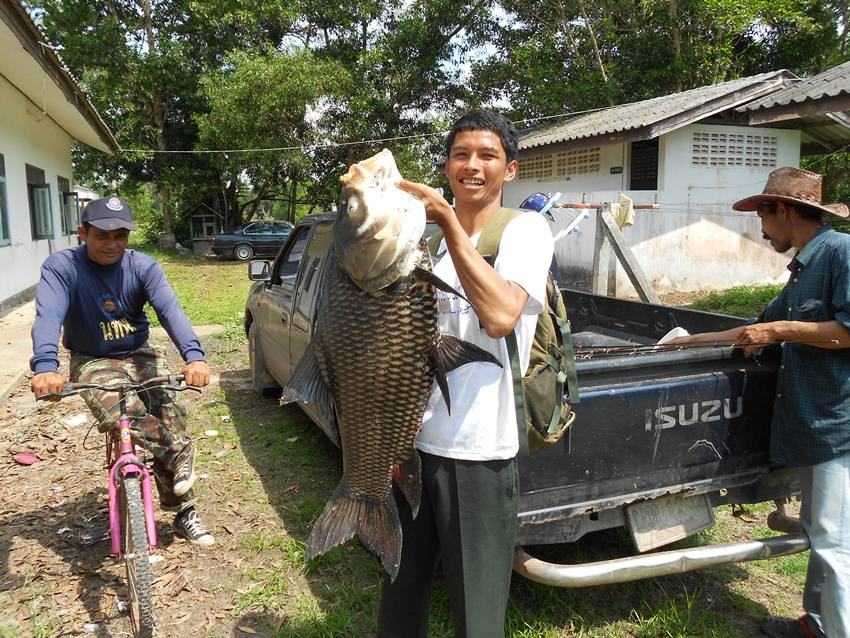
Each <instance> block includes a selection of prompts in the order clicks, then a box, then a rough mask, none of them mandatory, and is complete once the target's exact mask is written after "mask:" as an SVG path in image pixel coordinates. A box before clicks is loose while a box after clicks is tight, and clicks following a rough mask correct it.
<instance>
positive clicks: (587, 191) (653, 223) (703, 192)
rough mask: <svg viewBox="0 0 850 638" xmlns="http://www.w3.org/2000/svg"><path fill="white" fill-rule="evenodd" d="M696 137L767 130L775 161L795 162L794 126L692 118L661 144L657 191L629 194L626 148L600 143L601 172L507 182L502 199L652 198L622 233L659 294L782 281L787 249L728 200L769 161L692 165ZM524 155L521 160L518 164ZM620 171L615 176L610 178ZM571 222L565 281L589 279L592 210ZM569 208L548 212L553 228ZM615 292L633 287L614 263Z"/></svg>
mask: <svg viewBox="0 0 850 638" xmlns="http://www.w3.org/2000/svg"><path fill="white" fill-rule="evenodd" d="M694 133H707V134H711V133H722V134H726V135H727V136H728V135H762V136H764V135H767V136H771V137H775V138H776V158H775V167H779V166H799V162H800V132H799V131H795V130H785V129H755V128H749V127H736V126H718V125H706V124H699V123H697V124H691V125H688V126H685V127H682V128H681V129H678V130H676V131H673V132H672V133H669V134H667V135H663V136H662V137H661V139H660V141H659V169H658V190H656V191H629V190H628V189H626V188H625V187H626V186H627V185H628V183H629V161H630V158H629V156H628V149H629V145H628V144H612V145H609V146H607V147H603V148H602V149H600V167H599V172H598V173H596V174H593V175H587V176H585V175H579V176H573V177H572V178H568V179H564V178H543V179H539V180H514V181H513V182H508V183H506V185H505V190H504V204H505V205H506V206H518V205H519V204H520V203H521V202H522V200H523V199H524V198H525V197H527V196H528V195H530V194H532V193H535V192H544V193H547V194H552V193H555V192H560V193H562V196H561V201H562V202H569V203H581V202H587V203H598V202H616V201H617V200H618V199H619V196H620V193H623V194H625V195H627V196H628V197H630V198H632V199H633V200H634V202H635V203H636V204H658V205H659V207H658V208H657V209H649V210H647V209H639V210H636V211H635V223H634V226H631V227H627V228H626V229H625V230H624V231H623V234H624V236H625V237H626V240H627V241H628V243H629V245H630V246H631V247H632V250H633V252H634V253H635V255H636V257H637V259H638V261H639V262H640V264H641V266H642V268H643V269H644V271H645V272H646V274H647V276H648V278H649V279H650V281H652V283H653V286H654V287H655V288H656V290H658V291H661V292H663V291H668V290H705V289H718V288H726V287H729V286H732V285H738V284H743V283H754V282H763V281H766V280H770V279H777V278H780V277H781V276H782V275H783V274H784V273H785V272H786V270H785V265H786V264H787V262H788V260H789V256H788V255H779V254H777V253H776V252H774V251H773V249H772V248H771V247H770V245H769V244H767V242H765V241H764V240H763V239H762V237H761V226H760V223H759V219H758V216H757V215H755V214H754V213H738V212H735V211H733V210H732V208H731V204H732V202H734V201H735V200H737V199H741V198H742V197H746V196H748V195H752V194H754V193H758V192H761V190H762V188H763V187H764V184H765V182H766V181H767V175H768V173H770V171H771V170H773V167H769V166H716V167H709V166H694V165H693V161H692V146H693V136H694ZM520 161H522V159H521V160H520ZM612 167H622V173H621V174H611V168H612ZM588 212H589V213H590V214H589V218H588V219H585V220H584V221H582V222H581V224H580V225H579V232H578V233H574V234H571V235H569V236H568V237H565V238H563V239H562V240H560V241H558V242H557V245H556V247H555V250H556V256H557V257H558V262H559V266H560V267H561V270H562V274H563V275H564V276H563V277H562V281H563V283H565V284H566V285H571V286H578V287H585V286H586V285H589V282H590V270H591V267H592V263H593V246H594V238H595V224H596V221H595V212H594V211H593V210H591V211H588ZM577 214H579V212H578V211H576V210H557V209H556V210H554V212H553V215H554V216H555V218H556V222H555V223H554V224H553V232H554V233H556V234H557V232H558V230H560V229H562V228H563V227H564V226H566V225H567V224H568V223H569V222H570V221H571V220H572V219H574V218H575V216H576V215H577ZM617 292H618V294H632V293H633V292H634V289H633V288H632V287H631V284H630V283H629V281H628V277H627V276H626V274H625V272H624V271H623V270H622V268H618V274H617Z"/></svg>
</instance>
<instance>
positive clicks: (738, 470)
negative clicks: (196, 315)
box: [519, 290, 792, 544]
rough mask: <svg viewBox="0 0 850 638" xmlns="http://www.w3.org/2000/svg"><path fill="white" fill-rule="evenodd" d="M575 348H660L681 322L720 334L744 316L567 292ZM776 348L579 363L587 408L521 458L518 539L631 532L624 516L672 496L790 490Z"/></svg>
mask: <svg viewBox="0 0 850 638" xmlns="http://www.w3.org/2000/svg"><path fill="white" fill-rule="evenodd" d="M562 294H563V296H564V299H565V302H566V305H567V309H568V314H569V317H570V321H571V325H572V329H573V333H574V342H575V343H576V344H577V345H581V346H582V347H584V348H587V347H589V346H600V345H601V346H609V345H622V344H628V343H634V344H650V343H654V342H655V341H657V339H659V338H660V337H661V336H663V335H664V334H666V333H667V332H668V331H669V330H670V329H672V328H673V327H676V326H681V327H683V328H685V329H687V330H688V331H689V332H691V333H696V332H703V331H709V330H711V331H714V330H723V329H727V328H730V327H733V326H736V325H740V324H741V323H742V322H743V320H741V319H738V318H735V317H725V316H722V315H715V314H710V313H704V312H698V311H693V310H684V309H676V308H668V307H665V306H654V305H651V304H645V303H640V302H631V301H626V300H620V299H615V298H609V297H602V296H599V295H592V294H588V293H581V292H576V291H570V290H563V291H562ZM777 362H778V348H773V349H767V350H765V351H764V352H763V353H762V354H761V355H760V356H758V357H753V358H749V359H748V358H744V357H743V355H742V354H741V352H740V351H739V350H733V349H732V348H690V349H686V350H681V351H661V352H658V353H645V352H644V353H640V354H637V353H624V354H623V355H622V356H614V357H608V356H606V357H604V358H599V359H595V360H594V359H590V360H582V361H578V362H577V372H578V381H579V388H580V394H581V400H580V402H579V403H578V404H576V405H575V406H574V410H575V413H576V420H575V422H574V424H573V426H572V427H571V431H570V432H569V433H568V435H567V436H565V437H564V439H563V440H562V441H560V442H559V443H558V444H556V445H553V446H551V447H549V448H546V449H544V450H541V451H539V452H536V453H534V454H532V455H531V456H528V457H522V458H521V460H520V485H521V488H522V496H521V503H520V526H519V538H520V542H522V543H529V544H534V543H553V542H565V541H572V540H575V539H577V538H579V537H580V536H582V535H583V534H585V533H587V532H588V531H591V530H594V529H602V528H607V527H616V526H619V525H623V524H624V508H625V506H627V505H628V504H629V503H632V502H634V501H637V500H642V499H648V498H657V497H659V496H662V495H665V494H699V493H705V494H707V495H709V497H710V499H711V501H712V502H713V503H715V504H719V503H722V502H728V501H729V500H730V499H733V498H734V499H735V501H736V502H751V501H763V500H769V499H771V498H775V497H776V498H778V497H780V496H784V495H786V494H789V493H790V491H791V489H792V488H791V486H790V484H789V480H790V479H789V476H788V472H782V471H778V472H777V470H778V468H775V467H774V466H772V465H771V463H770V461H769V458H768V439H769V429H770V418H771V411H772V404H773V395H774V392H775V385H776V368H777V364H778V363H777Z"/></svg>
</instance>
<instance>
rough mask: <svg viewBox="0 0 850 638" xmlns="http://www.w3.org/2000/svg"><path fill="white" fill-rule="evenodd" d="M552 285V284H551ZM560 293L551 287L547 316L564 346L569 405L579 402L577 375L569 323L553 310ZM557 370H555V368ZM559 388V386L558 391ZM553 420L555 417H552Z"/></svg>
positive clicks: (554, 287)
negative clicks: (555, 327) (557, 331)
mask: <svg viewBox="0 0 850 638" xmlns="http://www.w3.org/2000/svg"><path fill="white" fill-rule="evenodd" d="M553 283H554V282H553ZM560 294H561V293H560V291H559V290H558V286H557V285H553V286H552V297H551V298H550V299H549V314H550V315H551V316H552V321H553V322H554V323H555V326H557V328H558V330H559V331H560V333H561V343H563V344H564V346H563V347H564V359H565V360H566V361H565V363H564V367H565V368H566V369H565V370H563V373H564V375H565V379H564V381H565V383H566V385H567V396H569V397H570V405H572V404H575V403H578V402H579V400H580V399H579V393H578V374H577V373H576V355H575V351H574V350H573V336H572V331H571V329H570V322H569V319H568V320H566V321H565V320H564V319H563V318H561V317H559V316H558V315H557V313H556V312H555V308H556V307H557V303H558V297H557V296H558V295H560ZM556 369H557V368H556ZM558 380H559V381H560V374H559V375H558ZM560 388H561V386H560V385H559V389H560ZM552 418H553V420H554V419H555V416H554V415H553V416H552ZM550 431H551V424H550Z"/></svg>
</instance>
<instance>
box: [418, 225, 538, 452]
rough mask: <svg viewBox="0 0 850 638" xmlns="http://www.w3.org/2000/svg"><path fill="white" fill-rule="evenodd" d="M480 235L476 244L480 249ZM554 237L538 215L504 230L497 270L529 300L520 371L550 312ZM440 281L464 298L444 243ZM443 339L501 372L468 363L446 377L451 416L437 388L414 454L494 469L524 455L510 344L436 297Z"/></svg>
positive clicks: (458, 303)
mask: <svg viewBox="0 0 850 638" xmlns="http://www.w3.org/2000/svg"><path fill="white" fill-rule="evenodd" d="M480 236H481V234H480V233H478V234H476V235H473V236H472V237H471V238H470V240H471V241H472V244H473V245H477V244H478V239H479V238H480ZM553 245H554V242H553V239H552V232H551V231H550V230H549V225H548V224H547V223H546V220H544V219H543V217H542V216H541V215H539V214H537V213H531V212H529V213H523V214H522V215H519V216H518V217H516V218H514V219H512V220H511V221H510V223H508V225H507V226H506V227H505V230H504V232H503V233H502V238H501V242H500V244H499V253H498V256H497V257H496V263H495V266H494V267H495V269H496V271H497V272H498V273H499V274H500V275H501V276H502V277H503V278H504V279H505V280H506V281H512V282H514V283H516V284H518V285H519V286H521V287H522V288H523V290H525V291H526V292H527V293H528V302H527V303H526V305H525V308H524V309H523V311H522V315H521V316H520V319H519V322H518V323H517V328H516V330H517V333H518V334H517V343H518V346H519V358H520V365H521V368H522V371H523V374H524V373H525V370H526V369H527V368H528V359H529V356H530V354H531V343H532V341H533V339H534V330H535V327H536V325H537V315H538V314H539V313H540V312H541V311H542V310H543V308H544V301H545V298H546V273H547V272H548V270H549V265H550V263H551V261H552V251H553ZM437 255H438V256H439V261H437V263H436V265H435V266H434V274H435V275H437V276H438V277H439V278H440V279H442V280H443V281H445V282H446V283H448V284H449V285H450V286H452V287H453V288H455V289H456V290H458V291H459V292H463V288H462V287H461V284H460V280H459V279H458V276H457V273H456V271H455V268H454V264H453V263H452V258H451V255H450V254H449V253H448V252H447V251H446V245H445V240H444V241H443V242H442V243H441V244H440V249H439V250H438V251H437ZM437 295H438V299H439V303H438V307H439V311H440V331H441V332H442V333H443V334H450V335H454V336H456V337H458V338H460V339H463V340H464V341H468V342H469V343H473V344H475V345H477V346H478V347H480V348H482V349H484V350H487V351H488V352H491V353H493V354H494V355H495V356H496V357H498V359H499V361H501V362H502V366H503V367H501V368H500V367H498V366H496V365H493V364H492V363H483V362H475V363H469V364H466V365H463V366H460V367H459V368H456V369H455V370H452V371H451V372H449V373H448V375H447V380H448V386H449V396H450V397H451V405H452V411H451V414H448V412H447V410H446V402H445V400H444V399H443V394H442V392H441V391H440V389H439V388H438V387H437V383H436V381H435V382H434V385H433V386H432V388H431V396H430V397H429V399H428V404H427V406H426V408H425V415H424V416H423V418H422V429H421V430H420V431H419V434H418V435H417V437H416V442H415V445H416V447H417V448H418V449H419V450H421V451H423V452H426V453H428V454H434V455H437V456H443V457H447V458H452V459H465V460H473V461H491V460H499V459H509V458H513V457H514V456H516V454H517V451H518V450H519V440H518V437H517V423H516V408H515V406H514V393H513V380H512V378H511V366H510V362H509V361H508V351H507V346H506V345H505V340H504V339H503V338H500V339H492V338H490V337H489V336H488V335H487V333H486V332H485V330H484V329H483V328H482V327H481V326H480V324H479V323H478V317H477V316H476V314H475V311H474V310H473V308H472V306H471V305H470V304H469V303H467V302H466V301H464V300H463V299H461V298H459V297H457V296H455V295H453V294H449V293H445V292H442V291H437Z"/></svg>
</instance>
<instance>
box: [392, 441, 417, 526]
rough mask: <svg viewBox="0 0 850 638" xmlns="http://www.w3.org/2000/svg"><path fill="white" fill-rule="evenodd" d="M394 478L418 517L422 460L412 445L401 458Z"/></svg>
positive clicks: (412, 511)
mask: <svg viewBox="0 0 850 638" xmlns="http://www.w3.org/2000/svg"><path fill="white" fill-rule="evenodd" d="M393 478H394V479H395V483H396V485H398V488H399V489H400V490H401V493H402V494H404V498H405V499H407V503H408V504H409V505H410V510H411V513H412V514H413V518H416V515H417V514H418V513H419V504H420V503H421V502H422V460H421V459H420V458H419V452H417V451H416V448H415V447H411V448H410V451H409V452H408V454H407V455H405V457H403V458H400V459H399V461H398V466H397V467H396V468H395V471H394V472H393Z"/></svg>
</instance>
